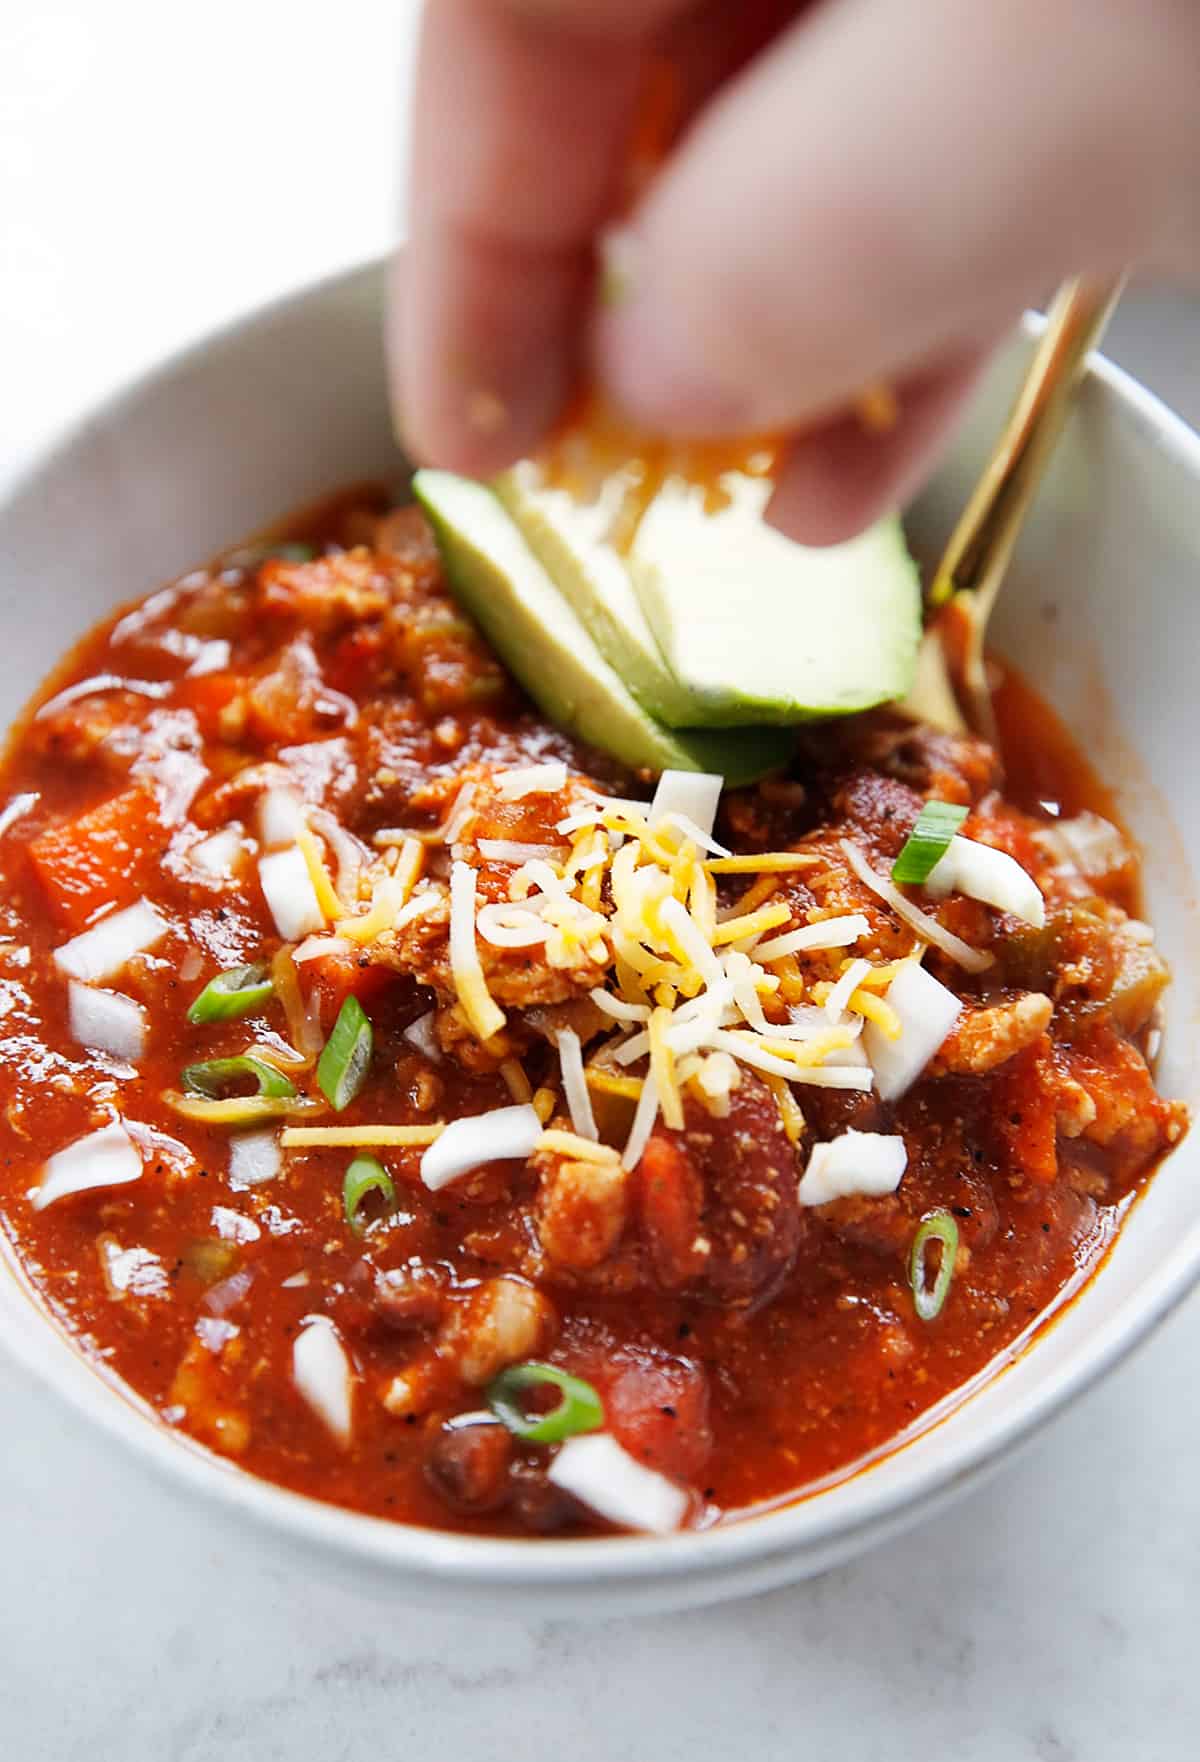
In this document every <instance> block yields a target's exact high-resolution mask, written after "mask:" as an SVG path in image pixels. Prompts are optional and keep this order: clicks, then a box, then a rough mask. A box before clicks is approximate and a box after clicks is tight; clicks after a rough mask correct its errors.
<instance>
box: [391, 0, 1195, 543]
mask: <svg viewBox="0 0 1200 1762" xmlns="http://www.w3.org/2000/svg"><path fill="white" fill-rule="evenodd" d="M663 52H666V53H669V54H670V55H671V56H672V57H673V58H674V59H675V61H676V63H677V65H678V66H679V68H680V70H681V83H682V90H683V92H684V96H685V107H686V114H687V118H688V126H687V128H686V130H685V132H684V133H683V135H682V137H681V139H680V140H679V141H678V144H677V145H676V147H675V149H674V151H673V152H671V153H670V154H669V156H668V158H667V159H666V161H665V163H664V164H663V165H662V167H661V170H660V171H659V173H658V175H657V176H656V177H655V178H654V180H653V182H652V184H651V185H650V187H649V189H648V190H647V191H646V192H645V194H644V195H643V197H642V199H641V200H640V202H639V203H638V204H637V206H636V207H635V209H634V210H633V212H632V213H631V214H630V215H629V216H628V217H627V218H626V219H625V220H624V221H623V223H622V234H621V240H622V257H623V262H624V263H625V265H626V266H627V270H628V284H627V287H626V289H625V292H624V295H623V297H622V298H621V299H620V300H619V301H618V302H616V303H615V304H608V305H605V304H602V303H600V302H598V301H597V299H596V273H595V271H596V261H597V257H596V243H597V239H598V237H599V236H600V235H601V233H602V231H603V229H604V228H605V227H606V226H607V225H608V224H609V223H610V222H611V221H612V218H613V216H614V214H615V212H616V209H617V205H618V202H619V200H620V195H621V189H622V180H623V171H624V166H625V158H626V152H627V144H628V140H629V137H630V132H631V129H632V126H633V123H634V119H635V115H636V110H637V105H638V100H639V95H640V93H641V92H642V90H643V82H644V78H645V73H646V68H647V66H648V63H649V61H650V58H651V57H652V56H653V55H654V54H656V53H663ZM1198 70H1200V7H1197V6H1196V5H1195V4H1194V0H1052V4H1047V0H990V3H985V0H815V3H810V4H806V5H797V4H795V3H794V0H792V3H790V4H785V3H783V0H741V3H739V4H736V5H733V4H729V3H728V0H701V3H699V4H696V3H691V4H688V3H685V0H603V3H602V0H429V4H428V8H427V12H426V17H425V21H424V31H423V38H422V45H421V54H420V62H419V73H418V83H417V95H416V113H415V134H414V150H413V155H412V203H411V207H412V229H411V237H410V243H409V247H408V250H407V251H406V252H405V254H404V257H403V260H402V264H401V268H400V274H401V275H402V277H403V290H402V298H394V299H393V319H392V339H391V347H392V356H393V361H394V363H395V371H396V379H397V384H398V385H399V386H401V387H402V401H401V402H400V404H399V413H400V419H401V423H402V427H403V429H404V432H405V435H406V437H407V439H408V441H409V444H410V446H411V447H412V449H413V450H414V452H415V453H416V454H417V455H418V456H419V457H422V458H426V459H431V460H434V461H436V462H437V463H439V464H443V465H447V466H450V467H452V468H455V469H458V470H461V471H465V472H469V473H472V474H474V475H482V476H486V475H490V474H491V473H493V472H495V471H497V470H499V469H501V468H503V467H504V466H506V465H508V464H510V463H511V462H512V461H513V460H514V459H516V458H518V457H520V456H521V455H523V454H525V453H528V452H530V451H532V450H533V449H534V447H535V446H536V445H537V443H538V442H539V441H540V440H541V439H542V438H543V436H544V435H545V433H546V431H547V430H548V428H549V427H550V426H551V425H552V424H553V423H554V421H555V419H556V418H557V417H558V415H559V414H560V412H561V411H562V408H563V406H564V404H565V402H566V399H567V397H568V395H569V393H570V391H571V388H572V386H573V384H574V381H575V378H576V376H577V375H578V374H579V373H580V371H581V369H582V368H583V367H584V365H585V363H586V364H587V365H588V366H589V367H590V368H591V369H592V370H593V371H594V372H595V374H596V375H597V377H598V379H599V381H600V383H601V384H602V385H603V386H605V387H606V388H607V389H608V391H609V393H610V395H611V396H612V398H613V399H614V400H615V401H616V402H617V403H618V404H619V405H620V406H621V407H622V408H623V409H624V410H625V411H627V412H628V413H629V414H630V415H631V416H632V417H634V418H635V419H636V420H638V421H640V422H641V423H642V424H643V425H644V426H645V427H647V428H648V429H651V430H653V431H662V432H667V433H671V434H678V435H680V436H689V435H713V434H733V433H738V432H743V431H745V432H758V431H762V430H767V429H782V430H785V431H787V432H788V433H790V434H792V435H793V436H794V439H793V441H792V444H791V446H790V448H789V452H788V456H787V459H786V462H785V464H784V466H783V468H782V472H781V474H780V476H779V478H778V482H777V487H776V492H775V496H774V499H773V502H772V506H771V515H772V518H773V519H774V520H775V522H776V524H778V525H780V526H781V527H782V528H783V529H784V530H785V531H787V532H789V533H790V534H792V536H794V537H796V538H799V539H801V540H805V541H807V542H811V543H825V542H830V541H833V540H836V539H839V538H843V537H846V536H848V535H849V534H851V533H852V532H854V531H855V530H857V529H858V528H859V527H861V526H862V525H864V524H865V523H866V522H867V521H869V520H871V519H872V518H874V517H875V516H876V515H877V514H878V513H880V512H881V511H882V510H883V509H885V508H886V507H888V506H891V505H895V504H897V503H899V502H901V501H903V500H904V499H905V498H906V497H907V496H908V495H909V494H910V493H911V492H912V491H913V490H914V489H915V487H916V486H917V484H918V483H919V482H920V480H921V478H922V476H923V474H924V473H925V471H926V470H927V469H928V468H929V466H930V464H931V462H932V461H933V459H934V458H935V457H936V455H937V452H938V450H939V448H940V446H941V445H942V444H943V443H944V441H945V438H946V436H947V433H948V431H949V428H950V426H951V424H952V423H953V420H954V417H955V415H956V414H957V412H958V410H959V408H960V406H961V404H962V401H963V398H964V396H965V394H966V392H967V390H968V389H969V387H970V384H971V381H972V376H973V373H974V371H975V368H976V366H977V364H978V362H979V360H980V358H981V356H982V354H983V352H984V351H986V349H987V347H988V345H989V344H990V343H991V342H992V341H993V340H994V339H995V338H996V337H997V336H998V335H999V334H1001V333H1002V332H1003V331H1004V330H1005V329H1006V328H1007V327H1008V326H1009V325H1010V324H1011V323H1012V322H1013V320H1014V319H1015V318H1016V317H1017V315H1018V314H1019V313H1020V311H1021V310H1022V308H1023V307H1024V306H1026V305H1027V304H1029V303H1030V302H1031V301H1032V300H1035V299H1036V298H1037V297H1038V295H1039V294H1040V293H1042V292H1043V291H1044V290H1046V289H1047V288H1048V287H1049V286H1050V285H1051V284H1053V283H1054V282H1055V281H1057V280H1059V279H1061V278H1062V277H1063V276H1065V275H1068V274H1072V273H1085V274H1087V273H1092V274H1097V275H1105V274H1113V273H1115V272H1117V271H1118V270H1119V269H1121V268H1122V267H1123V266H1125V265H1127V264H1131V263H1137V264H1140V265H1143V266H1145V267H1147V268H1149V269H1150V270H1152V271H1156V272H1160V273H1167V274H1177V275H1184V276H1198V275H1200V106H1198V105H1197V104H1196V101H1195V86H1196V75H1197V71H1198ZM878 380H886V381H888V382H890V383H891V384H892V385H893V386H894V387H895V388H896V390H897V393H898V397H899V405H900V419H899V421H898V422H897V424H896V426H895V427H894V428H893V429H892V430H891V431H890V432H889V433H887V434H886V435H877V434H871V433H868V432H867V431H866V430H865V429H864V428H863V426H862V424H861V423H860V422H859V421H858V420H857V418H856V417H855V416H853V415H852V414H848V413H847V412H848V411H849V408H850V405H851V403H852V400H853V398H854V396H855V394H856V392H857V391H858V390H859V389H860V388H861V387H863V386H864V385H867V384H869V383H873V382H875V381H878Z"/></svg>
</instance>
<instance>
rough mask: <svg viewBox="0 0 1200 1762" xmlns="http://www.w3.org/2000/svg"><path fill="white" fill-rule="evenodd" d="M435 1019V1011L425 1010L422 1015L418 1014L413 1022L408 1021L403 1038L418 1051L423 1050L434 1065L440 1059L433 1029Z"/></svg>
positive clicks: (439, 1048)
mask: <svg viewBox="0 0 1200 1762" xmlns="http://www.w3.org/2000/svg"><path fill="white" fill-rule="evenodd" d="M436 1019H437V1012H436V1011H435V1010H427V1011H426V1012H425V1014H424V1015H423V1016H418V1017H417V1019H416V1021H415V1022H410V1023H409V1024H408V1027H407V1028H405V1030H404V1038H405V1039H406V1040H407V1041H408V1043H409V1045H410V1046H415V1047H416V1049H417V1051H418V1052H423V1053H424V1054H425V1057H426V1058H427V1059H428V1060H429V1062H430V1063H431V1064H435V1065H436V1064H440V1063H441V1061H442V1049H441V1047H440V1046H439V1045H438V1038H437V1035H436V1034H435V1033H434V1030H433V1024H434V1022H435V1020H436Z"/></svg>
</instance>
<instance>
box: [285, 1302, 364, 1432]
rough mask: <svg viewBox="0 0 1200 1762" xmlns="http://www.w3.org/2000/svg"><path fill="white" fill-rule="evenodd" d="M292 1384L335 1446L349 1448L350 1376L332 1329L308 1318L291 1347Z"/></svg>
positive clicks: (325, 1322)
mask: <svg viewBox="0 0 1200 1762" xmlns="http://www.w3.org/2000/svg"><path fill="white" fill-rule="evenodd" d="M292 1380H293V1381H294V1383H295V1385H296V1387H297V1389H298V1390H299V1391H300V1393H301V1394H302V1395H303V1397H304V1399H305V1400H306V1401H307V1402H308V1405H309V1406H310V1407H311V1408H312V1410H313V1412H314V1413H315V1414H316V1415H317V1417H318V1418H319V1419H321V1420H323V1421H324V1423H325V1425H326V1426H327V1427H328V1428H329V1430H330V1432H332V1434H333V1436H334V1437H335V1438H336V1439H337V1441H338V1443H339V1444H342V1445H343V1446H345V1445H347V1444H349V1442H350V1434H351V1431H352V1429H353V1413H354V1373H353V1372H352V1370H351V1368H350V1360H349V1359H348V1358H347V1356H346V1349H345V1347H344V1346H343V1345H342V1342H341V1341H340V1340H339V1339H338V1337H337V1334H336V1332H335V1331H334V1326H333V1323H332V1322H331V1321H328V1320H327V1319H326V1318H325V1317H324V1316H312V1317H310V1319H309V1320H308V1321H306V1322H305V1324H304V1327H303V1328H302V1329H301V1330H300V1332H299V1333H298V1334H297V1336H296V1343H295V1345H294V1346H293V1347H292Z"/></svg>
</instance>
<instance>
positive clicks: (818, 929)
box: [754, 912, 871, 961]
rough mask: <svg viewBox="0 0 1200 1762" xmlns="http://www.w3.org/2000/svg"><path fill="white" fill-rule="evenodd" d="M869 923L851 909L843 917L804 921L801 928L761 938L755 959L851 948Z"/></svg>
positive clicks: (770, 958) (769, 959) (865, 931)
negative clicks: (765, 938) (817, 922)
mask: <svg viewBox="0 0 1200 1762" xmlns="http://www.w3.org/2000/svg"><path fill="white" fill-rule="evenodd" d="M870 928H871V926H870V924H869V923H868V922H867V920H866V918H864V917H863V915H862V913H861V912H848V913H847V914H846V915H845V916H844V917H841V918H823V919H822V920H821V922H820V923H819V924H802V925H801V926H800V928H799V929H798V930H787V931H785V932H784V934H783V935H782V936H772V937H770V938H769V940H768V941H766V942H760V943H759V944H758V946H757V948H756V949H755V950H754V958H755V960H756V961H777V960H782V959H783V957H784V956H785V955H788V954H800V953H802V952H803V953H807V954H818V953H820V952H822V951H823V950H824V949H827V948H849V947H850V945H851V943H853V942H857V941H858V940H859V939H860V937H863V936H866V935H867V934H868V932H869V931H870Z"/></svg>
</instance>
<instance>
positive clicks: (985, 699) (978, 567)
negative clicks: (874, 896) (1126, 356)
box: [923, 277, 1124, 740]
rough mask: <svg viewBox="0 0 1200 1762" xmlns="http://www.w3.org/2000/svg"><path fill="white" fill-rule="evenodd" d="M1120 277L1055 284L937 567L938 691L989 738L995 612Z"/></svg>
mask: <svg viewBox="0 0 1200 1762" xmlns="http://www.w3.org/2000/svg"><path fill="white" fill-rule="evenodd" d="M1123 286H1124V277H1119V278H1118V279H1116V280H1114V281H1104V282H1085V281H1082V280H1079V279H1076V280H1073V281H1067V282H1064V283H1063V285H1062V287H1061V288H1060V289H1059V290H1058V293H1057V294H1056V295H1055V298H1054V302H1053V304H1052V306H1051V307H1050V311H1049V313H1048V314H1047V318H1046V328H1045V330H1044V331H1043V332H1042V336H1041V340H1040V341H1039V343H1038V346H1037V350H1036V352H1035V354H1034V357H1033V360H1032V362H1031V363H1030V366H1029V371H1028V373H1027V374H1026V375H1025V380H1024V383H1023V384H1022V386H1021V389H1020V391H1019V393H1018V394H1017V400H1016V403H1015V404H1014V405H1013V408H1012V412H1011V414H1010V416H1009V418H1008V421H1007V422H1006V423H1005V425H1004V428H1003V430H1002V431H1001V433H1000V436H999V439H998V440H997V442H996V445H995V447H994V449H993V451H992V456H991V458H990V459H989V460H988V462H987V465H986V466H985V467H984V470H983V472H982V474H981V476H980V478H979V481H978V483H977V484H976V486H975V489H974V491H973V492H972V495H971V499H970V500H969V501H968V503H967V505H966V508H965V509H964V510H963V513H962V516H961V518H960V520H959V522H958V525H957V526H956V527H955V529H954V532H953V534H952V536H951V539H950V543H949V544H948V545H947V547H946V550H945V554H944V555H943V557H942V560H941V563H940V564H939V566H938V571H937V574H936V575H935V576H934V580H933V587H932V589H931V591H930V596H929V597H930V604H931V605H933V606H935V607H939V608H941V610H940V612H939V614H938V616H937V617H936V619H935V621H934V623H933V624H931V626H930V631H929V638H930V639H931V640H932V641H937V640H938V639H940V642H939V646H940V648H941V651H942V653H941V656H940V657H937V656H936V654H935V657H934V658H935V661H936V660H937V659H939V658H940V660H941V662H942V667H941V668H940V669H937V670H938V671H941V672H942V673H943V678H942V680H941V686H942V690H941V692H940V694H939V695H941V696H942V698H943V700H944V706H945V709H946V711H947V712H948V711H949V706H950V700H951V699H957V703H958V705H960V706H961V709H962V711H963V712H964V713H965V717H966V722H967V725H968V726H970V727H971V728H972V729H974V731H975V732H976V733H978V734H982V735H983V736H984V738H985V739H987V740H994V739H995V737H996V718H995V714H994V711H993V709H992V694H991V689H990V687H989V685H988V680H987V669H986V665H985V661H984V639H985V637H986V634H987V626H988V620H989V619H990V617H991V615H992V610H993V608H994V606H995V604H996V599H997V596H998V594H999V592H1000V588H1001V585H1002V584H1003V581H1004V577H1005V573H1006V572H1007V569H1008V565H1009V561H1010V559H1011V557H1012V554H1013V549H1014V547H1015V545H1016V542H1017V539H1018V537H1019V536H1020V533H1021V528H1022V526H1023V525H1024V522H1025V517H1026V515H1027V514H1028V512H1029V509H1030V507H1031V505H1032V503H1033V500H1034V497H1035V496H1036V495H1037V492H1038V488H1039V486H1040V484H1041V481H1042V478H1043V476H1044V475H1045V471H1046V467H1047V466H1048V465H1049V463H1050V458H1051V455H1052V453H1053V451H1054V447H1055V445H1056V443H1057V441H1058V438H1059V435H1060V434H1061V433H1062V429H1063V424H1064V423H1065V421H1066V419H1067V415H1068V412H1069V410H1070V407H1071V399H1072V397H1073V395H1074V392H1075V388H1076V386H1077V385H1078V384H1079V381H1080V378H1081V377H1082V374H1083V372H1084V369H1085V367H1086V365H1087V357H1088V354H1089V352H1090V351H1091V350H1092V349H1093V348H1094V347H1095V346H1096V344H1097V343H1098V342H1099V340H1100V338H1101V336H1102V335H1103V333H1104V328H1105V326H1106V325H1107V323H1108V320H1109V318H1110V317H1111V315H1112V311H1113V307H1114V306H1115V305H1116V303H1117V300H1118V299H1119V298H1120V294H1121V289H1122V287H1123ZM926 646H927V648H929V646H930V643H929V642H928V641H927V645H926ZM923 662H924V664H925V666H926V667H927V668H928V672H927V674H926V680H925V683H926V684H927V685H932V686H933V689H934V692H935V693H937V692H938V686H937V683H936V681H935V680H934V679H931V678H930V677H929V674H931V673H934V671H935V669H934V667H933V666H930V663H929V656H928V655H926V656H924V657H923ZM947 684H948V686H949V688H950V689H949V691H947V690H946V686H947ZM939 719H940V720H949V719H950V716H949V714H948V713H947V714H945V715H944V716H943V717H940V718H939ZM960 725H961V718H960Z"/></svg>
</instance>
